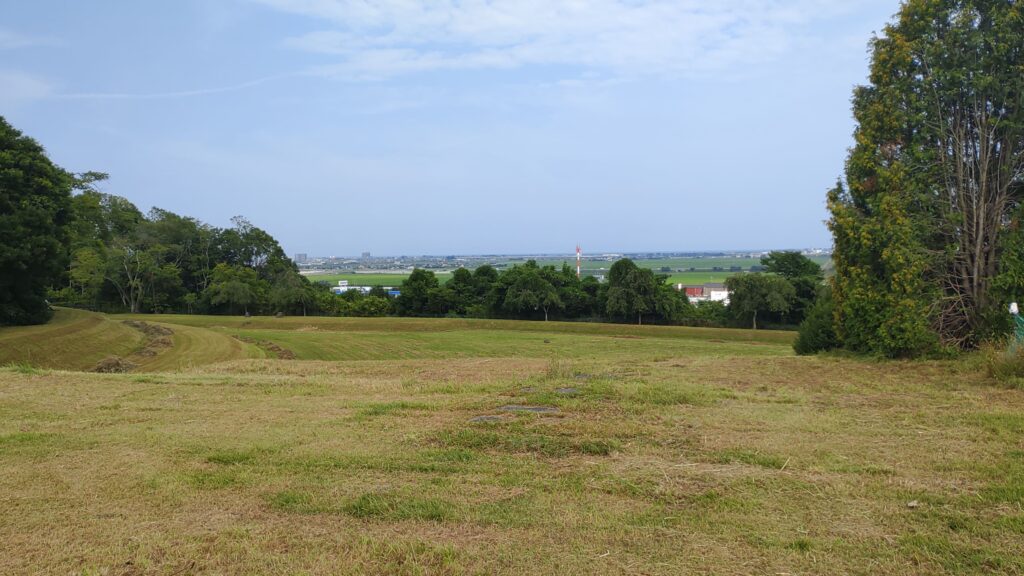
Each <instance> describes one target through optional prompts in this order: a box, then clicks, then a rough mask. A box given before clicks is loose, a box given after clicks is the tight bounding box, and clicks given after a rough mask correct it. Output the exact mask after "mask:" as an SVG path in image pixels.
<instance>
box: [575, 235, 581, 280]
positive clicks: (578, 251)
mask: <svg viewBox="0 0 1024 576" xmlns="http://www.w3.org/2000/svg"><path fill="white" fill-rule="evenodd" d="M582 261H583V252H581V251H580V245H579V244H578V243H577V244H576V278H577V279H579V277H580V265H581V262H582Z"/></svg>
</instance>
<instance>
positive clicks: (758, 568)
mask: <svg viewBox="0 0 1024 576" xmlns="http://www.w3.org/2000/svg"><path fill="white" fill-rule="evenodd" d="M161 321H167V322H172V323H174V322H179V321H185V319H179V318H166V317H163V318H161ZM191 321H193V322H194V323H196V324H207V325H208V326H213V325H214V323H217V324H220V325H225V324H226V325H227V326H226V327H224V328H216V329H215V331H213V332H211V333H222V332H230V331H233V330H235V331H238V330H241V331H245V332H247V333H251V334H253V335H254V336H257V337H260V338H268V339H280V340H282V341H286V343H289V344H292V345H293V346H295V347H296V348H299V349H302V350H303V353H306V354H310V355H317V354H319V355H322V356H324V357H327V356H331V355H337V356H344V355H345V354H348V355H349V357H350V358H355V357H359V355H357V354H355V353H349V352H345V353H338V352H330V351H329V349H330V348H332V347H353V348H354V347H356V346H357V345H358V342H359V340H360V339H364V340H366V342H365V347H364V348H363V352H361V353H360V354H362V356H363V357H378V356H386V357H387V358H386V359H383V360H376V361H349V362H340V363H339V362H312V361H310V362H294V361H291V362H289V361H276V360H235V361H233V362H230V363H222V364H217V365H213V366H208V367H205V368H197V369H192V370H189V371H186V372H182V373H176V374H172V373H166V374H147V375H131V374H129V375H97V374H76V373H68V372H38V373H26V371H25V370H21V371H18V370H10V369H8V370H0V495H2V497H0V498H2V503H3V505H4V508H5V513H4V519H5V521H4V522H0V542H4V548H5V551H7V552H8V554H5V555H3V556H0V573H4V574H6V573H29V572H41V573H76V574H77V573H83V574H84V573H89V574H93V573H107V572H109V573H157V574H171V573H221V574H249V573H268V572H273V573H306V574H364V573H377V574H385V573H386V574H467V573H470V574H471V573H480V574H495V573H505V574H523V573H531V574H578V573H589V574H621V573H643V574H666V575H667V574H685V573H725V574H732V573H744V574H747V573H791V574H797V573H836V574H839V573H875V574H877V573H893V574H895V573H902V574H954V573H955V574H964V573H1006V574H1019V573H1021V572H1024V453H1022V447H1021V444H1020V438H1021V435H1022V434H1024V392H1021V391H1009V390H1000V389H996V388H993V387H992V385H991V384H990V383H989V382H987V381H985V380H983V379H981V377H980V376H978V375H977V374H976V373H974V372H968V371H965V370H964V369H963V366H962V365H959V364H953V363H874V362H861V361H855V360H839V359H828V358H796V357H793V356H791V355H790V354H788V352H786V345H785V343H784V342H781V341H778V342H757V341H750V338H753V337H757V338H760V337H762V335H761V334H757V335H750V337H749V338H748V340H747V341H740V340H734V341H725V340H723V339H722V338H718V337H715V336H713V335H712V334H714V333H712V332H707V333H703V334H707V336H705V337H704V338H700V337H697V335H698V334H702V333H700V332H691V331H685V330H683V331H678V332H676V331H674V330H670V329H663V330H664V331H665V334H675V336H671V337H651V336H649V335H648V336H647V337H643V338H636V335H637V332H638V331H640V330H641V329H639V328H635V327H628V326H618V327H616V326H585V328H586V329H587V330H591V331H593V332H589V333H577V332H574V331H575V330H579V329H580V328H576V325H557V324H552V325H547V326H546V328H547V329H548V330H550V331H549V332H547V333H546V334H541V333H539V332H537V331H536V330H537V329H538V328H534V329H531V330H527V329H525V327H523V329H520V326H519V324H518V323H508V324H506V323H495V324H493V325H488V324H481V325H476V326H474V327H473V328H472V329H469V330H460V329H457V328H458V326H460V324H459V322H457V321H428V320H407V321H404V320H403V321H399V320H388V321H384V323H383V324H382V323H380V321H372V320H347V319H337V320H330V321H325V322H323V323H322V324H319V323H318V324H319V325H320V328H319V329H318V330H311V329H309V328H305V329H304V328H303V326H306V325H309V324H308V323H310V322H312V320H311V319H261V318H257V319H251V320H249V321H248V324H247V325H245V326H242V324H243V323H244V322H246V321H245V320H234V321H231V320H230V319H219V318H218V319H208V318H191ZM301 322H306V323H307V324H302V323H301ZM469 324H470V325H472V324H475V323H469ZM264 326H268V327H271V328H272V329H271V330H265V329H261V328H263V327H264ZM380 326H388V328H389V331H388V332H387V333H384V332H383V331H381V330H380V329H379V327H380ZM430 326H433V327H434V329H430ZM374 327H376V329H374ZM497 327H505V328H506V330H498V329H497ZM196 329H197V330H205V329H206V327H204V326H197V327H196ZM651 330H652V333H653V332H655V331H657V329H651ZM180 333H181V334H184V333H186V332H180ZM684 334H685V335H686V336H682V337H680V335H684ZM773 337H775V336H773ZM545 338H546V339H548V340H549V341H550V342H548V343H544V342H543V340H544V339H545ZM407 346H411V348H405V347H407ZM199 348H200V349H201V348H202V346H200V347H199ZM325 350H326V351H325ZM409 350H413V351H414V352H415V353H414V354H413V355H414V356H415V354H422V352H423V351H424V350H426V351H430V353H431V354H434V353H437V354H438V355H440V356H444V358H442V359H429V358H423V357H422V356H416V358H417V359H415V360H401V359H398V358H400V357H402V356H403V355H406V356H407V355H409V354H410V352H409ZM460 352H464V353H471V354H472V355H474V356H479V355H484V356H483V357H472V358H465V357H458V356H459V353H460ZM553 352H554V353H553ZM453 354H454V356H453ZM511 355H515V357H513V358H509V357H508V356H511ZM565 388H574V389H575V391H574V392H570V393H559V392H558V391H557V390H559V389H565ZM563 392H565V390H563ZM508 404H527V405H543V406H550V407H554V408H557V409H558V410H559V412H558V413H555V414H551V415H544V414H541V415H533V414H505V413H503V412H502V411H501V410H500V407H501V406H504V405H508ZM503 414H504V417H503V419H502V420H500V421H498V422H495V423H472V422H470V419H471V418H473V417H475V416H480V415H495V416H497V415H503ZM911 502H913V503H914V504H913V506H908V503H911Z"/></svg>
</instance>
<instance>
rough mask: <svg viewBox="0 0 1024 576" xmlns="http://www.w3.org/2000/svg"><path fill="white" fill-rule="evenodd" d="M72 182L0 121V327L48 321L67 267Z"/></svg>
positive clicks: (39, 150) (32, 144)
mask: <svg viewBox="0 0 1024 576" xmlns="http://www.w3.org/2000/svg"><path fill="white" fill-rule="evenodd" d="M73 182H74V179H73V177H72V176H71V175H70V174H68V173H67V172H65V171H64V170H62V169H61V168H59V167H57V166H56V165H54V164H53V162H51V161H50V160H49V158H47V157H46V153H45V152H44V151H43V148H42V146H40V145H39V144H38V143H36V141H35V140H33V139H31V138H29V137H27V136H24V135H23V134H22V133H21V132H19V131H18V130H16V129H15V128H13V127H12V126H11V125H10V124H8V123H7V121H6V120H4V118H3V117H0V325H4V324H38V323H42V322H46V321H47V320H49V318H50V315H51V312H50V307H49V306H48V305H47V302H46V289H47V287H49V286H50V285H51V284H53V283H54V282H56V281H57V280H58V279H59V278H60V277H61V275H62V274H63V272H64V268H65V265H66V263H67V256H66V254H67V242H68V231H67V228H68V222H69V221H70V219H71V209H70V204H71V188H72V185H73Z"/></svg>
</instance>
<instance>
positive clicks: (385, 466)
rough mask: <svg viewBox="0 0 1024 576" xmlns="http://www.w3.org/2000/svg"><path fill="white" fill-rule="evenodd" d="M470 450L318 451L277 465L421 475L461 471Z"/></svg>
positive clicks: (306, 470) (303, 469) (308, 469)
mask: <svg viewBox="0 0 1024 576" xmlns="http://www.w3.org/2000/svg"><path fill="white" fill-rule="evenodd" d="M478 458H479V454H477V453H476V452H474V451H472V450H467V449H460V448H453V449H437V450H430V449H427V450H418V451H416V452H414V453H398V454H387V455H379V454H341V455H331V454H318V455H314V456H305V457H301V458H297V459H294V460H290V461H286V462H282V463H280V464H279V467H280V468H281V469H283V470H292V471H297V472H302V473H316V472H318V471H332V470H372V471H375V472H385V473H399V472H416V473H421V474H433V473H437V474H455V473H459V472H464V471H465V470H466V467H467V465H469V464H470V463H471V462H473V461H475V460H477V459H478Z"/></svg>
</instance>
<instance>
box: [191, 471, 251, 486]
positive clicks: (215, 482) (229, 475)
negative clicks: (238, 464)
mask: <svg viewBox="0 0 1024 576" xmlns="http://www.w3.org/2000/svg"><path fill="white" fill-rule="evenodd" d="M184 477H185V482H186V483H188V484H189V485H190V486H192V487H194V488H199V489H201V490H221V489H224V488H232V487H234V486H239V485H242V484H245V482H244V480H243V478H242V476H241V475H240V474H239V473H238V471H236V470H235V469H232V468H224V469H220V470H195V471H192V472H187V473H186V474H185V475H184Z"/></svg>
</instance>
